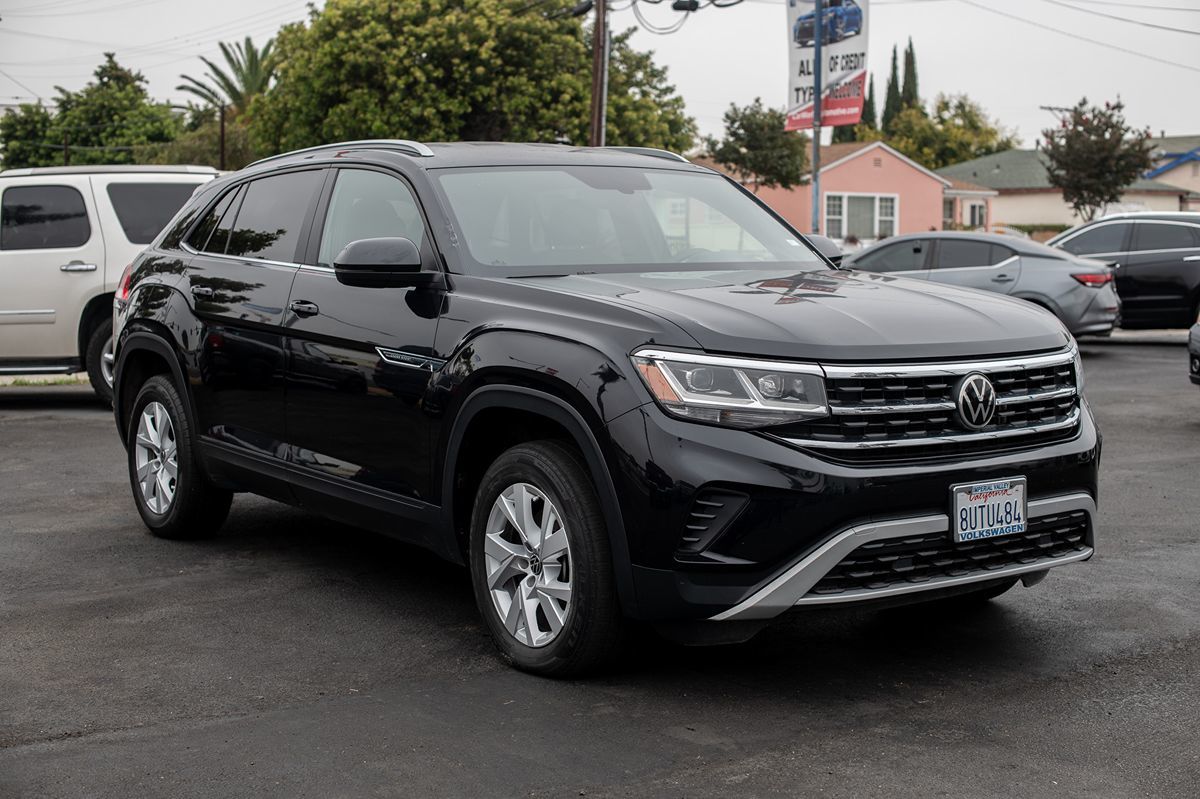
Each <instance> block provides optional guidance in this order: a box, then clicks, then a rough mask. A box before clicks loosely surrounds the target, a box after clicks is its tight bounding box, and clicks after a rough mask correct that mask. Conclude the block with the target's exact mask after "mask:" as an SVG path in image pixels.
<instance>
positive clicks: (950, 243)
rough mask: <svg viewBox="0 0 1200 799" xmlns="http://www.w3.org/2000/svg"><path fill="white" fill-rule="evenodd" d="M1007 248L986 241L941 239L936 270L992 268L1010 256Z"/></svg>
mask: <svg viewBox="0 0 1200 799" xmlns="http://www.w3.org/2000/svg"><path fill="white" fill-rule="evenodd" d="M1011 252H1012V251H1011V250H1009V249H1008V248H1007V247H1001V246H1000V245H998V244H992V243H991V242H987V241H971V240H969V239H966V240H964V239H942V240H941V241H940V242H938V256H937V264H936V266H937V268H939V269H961V268H963V267H968V266H992V265H993V264H998V263H1000V262H1001V261H1003V260H1004V259H1005V258H1007V257H1008V256H1009V254H1011Z"/></svg>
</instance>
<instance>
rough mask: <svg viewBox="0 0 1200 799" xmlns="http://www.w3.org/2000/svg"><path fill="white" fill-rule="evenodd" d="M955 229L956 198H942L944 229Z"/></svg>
mask: <svg viewBox="0 0 1200 799" xmlns="http://www.w3.org/2000/svg"><path fill="white" fill-rule="evenodd" d="M953 229H954V198H953V197H947V198H946V199H944V200H942V230H953Z"/></svg>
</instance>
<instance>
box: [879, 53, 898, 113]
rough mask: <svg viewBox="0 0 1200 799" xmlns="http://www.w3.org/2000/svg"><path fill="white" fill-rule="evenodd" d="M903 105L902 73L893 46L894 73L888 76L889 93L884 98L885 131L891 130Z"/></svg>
mask: <svg viewBox="0 0 1200 799" xmlns="http://www.w3.org/2000/svg"><path fill="white" fill-rule="evenodd" d="M902 108H903V105H902V104H901V102H900V71H899V64H898V62H897V60H896V47H895V45H893V46H892V72H891V74H890V75H888V81H887V91H886V92H885V94H884V98H883V119H882V120H881V124H880V127H881V128H882V129H883V130H885V131H888V130H891V128H892V120H894V119H895V118H896V115H897V114H899V113H900V111H901V109H902Z"/></svg>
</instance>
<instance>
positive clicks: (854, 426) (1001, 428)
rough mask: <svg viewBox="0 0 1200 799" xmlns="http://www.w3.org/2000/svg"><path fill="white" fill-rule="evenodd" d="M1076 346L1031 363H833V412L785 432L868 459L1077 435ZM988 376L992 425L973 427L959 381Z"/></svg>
mask: <svg viewBox="0 0 1200 799" xmlns="http://www.w3.org/2000/svg"><path fill="white" fill-rule="evenodd" d="M1073 359H1074V351H1068V352H1063V353H1058V354H1056V355H1052V356H1035V357H1030V358H1028V359H1025V360H1023V361H1022V360H1020V359H1013V360H1005V361H991V362H977V363H950V364H938V365H932V366H930V365H912V366H864V367H827V368H826V372H827V377H826V381H825V385H826V393H827V394H828V398H829V408H830V412H831V415H830V416H829V417H827V418H825V419H821V420H818V421H815V422H809V423H805V424H798V425H789V426H788V427H787V428H786V429H782V430H779V431H777V432H778V433H779V434H780V435H781V436H782V437H783V438H785V439H786V440H787V441H789V442H791V443H793V444H796V445H797V446H803V447H806V448H810V449H816V450H822V451H823V454H826V455H828V456H831V457H835V458H839V459H845V460H854V461H864V460H895V459H909V458H922V457H929V456H939V455H951V454H961V453H964V452H986V451H990V450H997V449H1009V448H1013V447H1020V446H1028V445H1031V444H1040V443H1045V442H1048V441H1052V440H1059V439H1063V438H1069V437H1071V436H1072V435H1074V433H1075V430H1076V428H1077V427H1078V420H1079V413H1080V406H1079V395H1078V391H1077V388H1076V385H1077V383H1076V375H1075V367H1074V364H1073ZM973 372H979V373H981V374H984V375H986V376H987V377H988V379H989V380H991V382H992V385H993V386H994V387H995V391H996V410H995V413H994V415H993V417H992V419H991V421H990V423H989V424H987V425H986V426H984V427H982V428H978V429H972V428H970V427H968V426H967V425H966V424H964V422H963V420H962V419H961V418H960V417H959V413H958V411H957V409H956V406H955V393H956V387H957V386H958V383H959V381H960V380H961V379H962V378H963V377H965V376H966V375H969V374H971V373H973Z"/></svg>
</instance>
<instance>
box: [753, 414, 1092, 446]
mask: <svg viewBox="0 0 1200 799" xmlns="http://www.w3.org/2000/svg"><path fill="white" fill-rule="evenodd" d="M1079 419H1080V412H1079V408H1075V409H1073V410H1072V411H1071V413H1070V414H1069V415H1068V416H1067V418H1065V419H1062V420H1060V421H1057V422H1050V423H1048V424H1039V425H1031V426H1029V427H1012V428H1007V429H1004V430H991V431H988V432H986V433H958V434H955V435H952V436H928V437H925V438H900V439H893V440H882V441H822V440H820V439H811V438H785V437H783V436H774V438H775V439H776V440H778V441H782V442H784V443H787V444H791V445H792V446H795V447H804V448H806V449H834V450H849V449H853V450H860V451H861V450H875V451H885V450H895V449H904V448H908V447H929V446H937V445H939V444H976V443H980V442H987V441H995V440H1000V439H1007V438H1019V437H1021V436H1028V435H1036V434H1037V433H1052V432H1054V431H1056V430H1068V429H1070V428H1072V427H1074V426H1075V425H1077V424H1078V423H1079Z"/></svg>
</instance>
